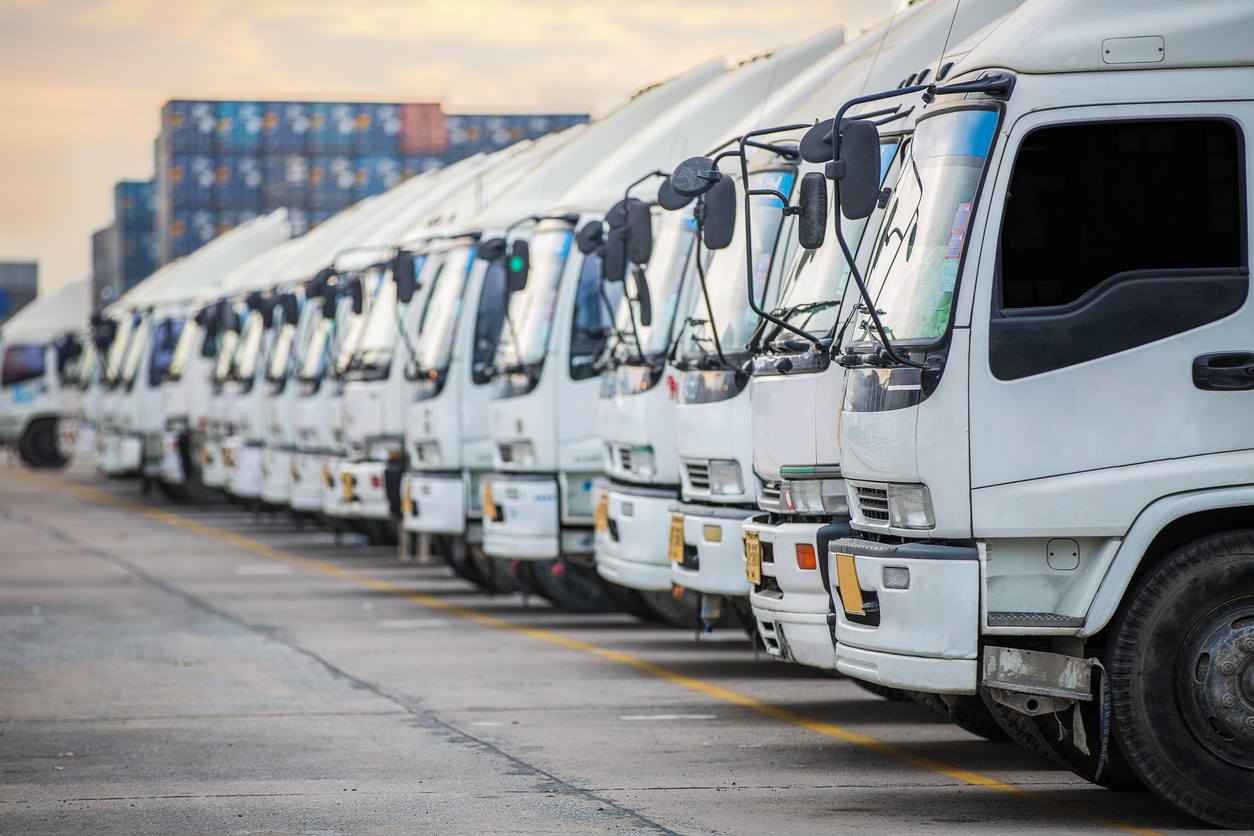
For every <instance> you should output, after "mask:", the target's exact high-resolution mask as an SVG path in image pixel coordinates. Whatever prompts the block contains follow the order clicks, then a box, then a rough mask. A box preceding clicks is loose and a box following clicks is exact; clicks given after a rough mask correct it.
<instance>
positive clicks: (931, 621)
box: [828, 537, 980, 694]
mask: <svg viewBox="0 0 1254 836" xmlns="http://www.w3.org/2000/svg"><path fill="white" fill-rule="evenodd" d="M828 561H829V562H828V565H829V575H830V578H831V584H832V596H833V600H834V601H835V602H836V669H837V670H839V671H840V672H841V673H843V674H846V675H847V676H853V677H857V678H859V679H865V680H868V681H871V682H878V683H879V684H881V685H887V686H890V687H893V688H904V689H907V690H914V691H930V692H934V693H950V694H972V693H975V690H976V685H977V681H976V680H977V667H978V666H977V661H978V653H979V622H980V563H979V555H978V552H977V551H976V549H975V548H971V547H961V546H940V545H933V544H930V543H904V544H891V543H876V542H871V541H869V540H863V539H861V538H856V537H846V538H843V539H840V540H835V541H833V542H832V543H831V545H830V546H829V548H828ZM885 569H892V570H893V571H892V572H889V573H886V572H885V571H884V570H885ZM903 569H904V570H906V571H907V572H908V573H909V575H908V579H907V580H906V581H905V588H888V587H886V586H885V579H886V577H889V578H890V579H892V580H893V582H894V586H901V585H902V578H903V572H902V571H901V570H903ZM842 585H843V586H844V587H845V589H844V594H842ZM859 610H861V612H859Z"/></svg>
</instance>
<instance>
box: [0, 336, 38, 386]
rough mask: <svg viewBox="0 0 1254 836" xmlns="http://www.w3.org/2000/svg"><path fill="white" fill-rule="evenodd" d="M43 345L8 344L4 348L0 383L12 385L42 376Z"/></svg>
mask: <svg viewBox="0 0 1254 836" xmlns="http://www.w3.org/2000/svg"><path fill="white" fill-rule="evenodd" d="M43 373H44V347H43V346H42V345H10V346H6V347H5V349H4V368H3V373H2V374H0V385H4V386H12V385H14V384H16V383H22V382H23V381H26V380H33V379H34V378H37V377H43Z"/></svg>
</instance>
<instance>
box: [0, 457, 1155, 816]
mask: <svg viewBox="0 0 1254 836" xmlns="http://www.w3.org/2000/svg"><path fill="white" fill-rule="evenodd" d="M5 472H7V473H8V474H9V475H11V476H16V477H17V478H19V479H22V480H24V481H27V482H32V483H35V484H38V485H41V486H43V487H45V488H48V489H49V490H53V491H58V492H60V493H68V494H71V495H73V496H76V497H78V498H80V499H85V500H87V501H89V502H95V503H97V504H99V505H107V506H110V507H113V508H118V509H121V510H124V511H129V512H131V513H134V514H138V515H140V516H144V517H148V518H149V519H152V520H156V521H157V522H161V523H165V524H166V525H170V526H174V527H175V528H180V529H182V530H183V531H188V532H191V533H193V534H199V535H201V536H203V537H208V538H211V539H214V540H218V541H220V542H223V543H229V544H230V545H232V546H235V547H236V548H239V549H243V550H245V551H250V552H252V553H253V554H258V555H261V556H263V557H269V558H273V559H274V560H279V561H282V562H283V563H287V564H290V565H292V566H299V567H301V568H303V569H310V570H312V571H315V572H321V573H322V574H324V575H329V576H330V577H333V578H337V579H339V580H343V581H347V582H348V583H352V584H356V585H358V586H364V587H366V588H368V589H373V590H374V591H376V592H381V593H384V594H387V595H396V596H399V597H401V598H408V599H409V600H411V601H416V602H417V603H419V604H422V605H424V606H427V607H431V608H433V609H437V610H441V611H443V612H446V613H450V614H453V615H459V616H461V617H463V618H468V619H470V620H471V621H474V622H476V623H478V624H482V625H484V626H485V627H492V628H495V629H498V630H509V631H510V632H513V633H519V634H521V635H524V636H530V637H531V638H533V639H538V640H540V641H544V642H548V643H550V644H556V645H560V646H561V647H565V648H569V649H571V650H580V651H583V652H585V653H591V654H594V655H596V656H599V657H601V658H602V659H609V660H610V661H613V662H618V663H619V664H622V665H626V666H627V667H631V668H635V669H636V670H638V671H641V672H642V673H647V674H649V675H650V676H655V677H657V678H658V679H664V680H666V681H667V682H671V683H674V684H675V685H678V686H680V687H681V688H687V689H688V690H690V691H696V692H698V693H701V694H705V695H706V696H709V697H713V698H715V699H718V700H722V701H724V702H728V703H731V704H732V705H738V706H740V707H742V708H747V709H749V710H751V711H756V712H758V713H759V714H763V715H765V716H767V717H772V718H774V719H776V720H780V721H783V722H785V723H790V724H792V725H794V726H800V727H801V728H804V729H809V730H810V731H812V732H815V733H816V734H821V735H823V736H824V737H832V738H835V739H837V740H843V741H844V742H846V743H852V744H854V745H855V746H861V747H863V748H865V749H870V750H871V751H873V752H876V753H878V754H881V755H885V756H887V757H890V758H893V759H895V760H899V761H902V762H904V763H908V764H910V765H912V766H917V767H919V768H920V769H925V770H927V771H929V772H934V773H936V774H937V775H944V776H945V777H946V778H952V779H953V780H955V781H961V782H963V783H965V784H970V785H972V786H976V787H984V788H986V789H990V790H996V791H997V792H1001V793H1005V794H1006V795H1010V796H1013V797H1015V798H1018V799H1020V800H1021V801H1026V802H1028V803H1030V804H1035V805H1037V806H1039V807H1044V808H1046V809H1048V810H1052V811H1054V812H1058V813H1063V814H1065V815H1068V816H1072V817H1073V818H1077V819H1082V820H1084V821H1088V822H1092V823H1094V824H1099V825H1102V826H1104V827H1108V828H1111V829H1112V830H1119V831H1122V832H1124V833H1134V834H1137V836H1163V834H1161V833H1159V832H1158V831H1156V830H1149V829H1147V828H1144V827H1137V826H1136V825H1132V824H1128V823H1127V822H1123V821H1119V820H1118V819H1112V818H1110V817H1108V816H1103V815H1101V814H1100V813H1093V812H1090V811H1088V810H1083V809H1081V808H1079V807H1073V806H1071V805H1069V804H1062V803H1059V802H1057V801H1054V800H1053V799H1050V798H1047V797H1045V796H1043V795H1040V794H1038V793H1034V792H1032V791H1031V790H1025V789H1023V788H1022V787H1017V786H1015V785H1014V784H1007V783H1006V782H1004V781H998V780H997V779H996V778H989V777H988V776H986V775H980V774H979V773H978V772H969V771H967V770H965V769H959V768H957V767H954V766H950V765H949V764H946V763H944V762H942V761H938V760H934V759H932V758H929V757H925V756H923V755H917V754H915V753H914V752H911V751H909V750H906V749H902V748H901V747H899V746H894V745H893V744H891V743H885V742H883V741H881V740H876V739H875V738H873V737H868V736H866V735H863V734H858V733H856V732H851V731H849V730H847V729H844V728H841V727H840V726H835V725H832V724H831V723H824V722H822V721H820V720H814V719H811V718H809V717H804V716H802V715H800V714H795V713H793V712H791V711H789V710H788V709H786V708H780V707H778V706H775V705H771V704H770V703H765V702H762V701H761V700H759V699H756V698H754V697H750V696H748V695H746V694H741V693H739V692H737V691H732V690H729V689H727V688H721V687H719V686H718V685H712V684H711V683H709V682H706V681H704V680H701V679H696V678H694V677H691V676H685V675H684V674H682V673H679V672H677V671H673V670H671V669H669V668H664V667H662V666H661V665H655V664H653V663H652V662H649V661H646V660H644V659H641V658H640V657H638V656H633V655H631V654H630V653H623V652H621V651H618V650H610V649H608V648H604V647H600V646H598V645H595V644H590V643H588V642H582V641H579V640H578V639H571V638H567V637H566V636H562V635H559V634H557V633H551V632H549V631H548V630H537V629H536V628H534V627H525V626H523V625H521V624H515V623H513V622H510V621H506V620H505V619H502V618H496V617H494V616H490V615H485V614H484V613H482V612H479V611H478V610H473V609H470V608H469V607H462V606H459V605H457V604H450V603H449V602H447V601H444V600H441V599H440V598H436V597H434V596H431V595H425V594H423V593H421V592H413V591H410V590H408V589H403V588H401V587H399V586H393V585H392V584H390V583H387V582H386V581H380V580H376V579H374V578H369V577H366V576H365V575H359V574H357V573H356V572H349V571H347V570H345V569H341V568H339V567H338V566H333V565H331V564H329V563H324V562H323V561H321V560H313V559H311V558H307V557H300V556H298V555H294V554H291V553H290V552H285V551H283V550H281V549H276V548H274V547H273V546H267V545H266V544H265V543H262V542H259V541H257V540H254V539H252V538H251V537H244V536H242V535H239V534H232V533H230V532H228V531H222V530H221V529H218V528H213V527H212V526H208V525H205V524H204V523H199V522H196V521H195V520H190V519H188V518H186V517H184V516H181V515H179V514H175V513H173V512H171V511H164V510H162V509H160V508H152V507H150V506H147V505H142V504H140V503H138V502H132V501H131V500H128V499H122V498H120V497H116V496H113V495H111V494H108V493H105V492H104V491H98V490H96V489H94V488H88V487H85V486H83V485H73V484H69V483H66V482H62V481H60V480H57V479H51V478H48V477H46V476H39V475H37V474H34V473H30V472H27V471H21V470H8V471H5Z"/></svg>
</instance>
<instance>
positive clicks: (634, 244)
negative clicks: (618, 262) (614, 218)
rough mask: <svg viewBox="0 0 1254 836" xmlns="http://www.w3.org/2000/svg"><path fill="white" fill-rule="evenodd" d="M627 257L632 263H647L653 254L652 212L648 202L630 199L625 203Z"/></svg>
mask: <svg viewBox="0 0 1254 836" xmlns="http://www.w3.org/2000/svg"><path fill="white" fill-rule="evenodd" d="M627 233H628V237H627V258H628V260H629V261H631V263H632V264H648V263H649V256H651V255H652V254H653V213H652V212H651V211H650V207H649V204H647V203H645V202H643V201H640V200H632V201H630V202H629V203H628V204H627Z"/></svg>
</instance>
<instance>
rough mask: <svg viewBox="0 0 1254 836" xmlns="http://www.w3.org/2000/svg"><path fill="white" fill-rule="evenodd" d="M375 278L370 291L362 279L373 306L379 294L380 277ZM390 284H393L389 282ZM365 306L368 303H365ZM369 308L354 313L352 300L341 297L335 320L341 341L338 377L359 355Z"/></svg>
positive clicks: (337, 365) (337, 353)
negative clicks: (358, 349)
mask: <svg viewBox="0 0 1254 836" xmlns="http://www.w3.org/2000/svg"><path fill="white" fill-rule="evenodd" d="M375 278H376V281H375V282H373V284H374V287H370V288H369V289H367V287H368V285H367V282H366V277H365V276H362V278H361V283H362V290H361V292H362V295H363V296H364V297H365V299H366V300H371V304H372V303H373V299H374V298H375V297H377V295H378V293H379V287H378V285H379V282H378V276H376V277H375ZM388 284H392V283H391V282H388ZM392 287H393V288H395V287H396V285H394V284H393V285H392ZM393 299H395V296H393ZM363 304H366V303H364V302H363ZM369 307H370V305H369V304H366V307H365V308H363V309H362V312H361V313H359V314H358V313H353V304H352V300H351V299H349V298H348V297H340V300H339V307H338V308H336V319H335V335H336V337H337V338H338V340H339V350H338V351H337V352H336V353H335V373H336V374H337V375H338V374H343V373H344V372H346V371H348V366H349V364H350V363H351V362H352V361H353V355H354V354H356V353H357V346H359V345H360V344H361V336H362V333H363V332H364V331H365V330H366V320H367V319H368V318H369V316H370V310H369ZM392 336H393V337H395V336H396V324H395V322H393V324H392Z"/></svg>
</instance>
